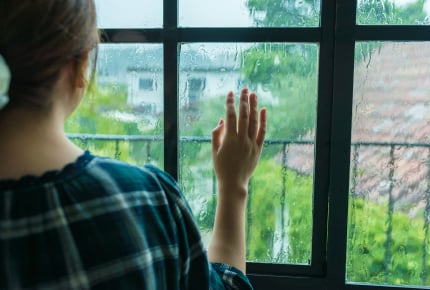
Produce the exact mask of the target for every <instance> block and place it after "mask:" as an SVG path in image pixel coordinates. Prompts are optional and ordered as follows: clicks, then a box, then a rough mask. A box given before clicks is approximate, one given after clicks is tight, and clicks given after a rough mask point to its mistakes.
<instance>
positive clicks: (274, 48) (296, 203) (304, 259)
mask: <svg viewBox="0 0 430 290" xmlns="http://www.w3.org/2000/svg"><path fill="white" fill-rule="evenodd" d="M317 71H318V46H317V45H316V44H302V43H290V44H285V43H259V44H244V43H229V44H226V43H210V44H208V43H194V44H182V45H181V49H180V57H179V135H180V147H179V154H180V157H179V164H180V183H181V186H182V188H183V189H184V192H185V194H186V195H187V199H188V201H189V202H190V204H191V207H192V209H193V212H194V214H195V216H196V219H197V221H198V224H199V227H200V229H201V231H202V233H203V237H204V239H205V242H206V243H207V242H208V241H209V239H210V236H211V230H212V227H213V221H214V214H215V205H216V194H217V188H216V180H215V175H214V172H213V169H212V168H213V165H212V158H211V156H212V155H211V143H210V136H211V131H212V129H213V128H214V127H216V125H217V123H218V121H219V120H220V119H221V118H225V98H226V95H227V93H228V92H229V91H230V90H231V91H233V92H234V93H235V96H236V105H237V103H238V101H237V100H238V96H239V93H240V90H241V89H242V88H243V87H248V88H249V90H250V91H253V92H256V94H257V96H258V100H259V106H260V108H262V107H266V108H267V110H268V116H269V117H268V119H269V120H270V125H269V126H268V128H267V138H266V144H265V147H264V149H263V154H262V157H261V160H260V163H259V165H258V167H257V169H256V172H255V174H254V176H253V178H252V180H251V182H250V187H249V188H250V191H249V198H248V210H247V218H246V219H247V229H246V230H247V260H248V261H253V262H264V263H291V264H309V261H310V260H311V244H312V198H313V171H314V144H315V142H314V141H315V117H316V103H317Z"/></svg>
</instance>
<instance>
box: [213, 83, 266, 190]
mask: <svg viewBox="0 0 430 290" xmlns="http://www.w3.org/2000/svg"><path fill="white" fill-rule="evenodd" d="M248 94H249V93H248V89H246V88H245V89H243V90H242V92H241V95H240V104H239V116H238V117H237V115H236V110H235V107H234V94H233V93H232V92H230V93H229V94H228V95H227V100H226V119H225V121H224V120H221V121H220V122H219V124H218V126H217V127H216V128H215V129H214V130H213V131H212V159H213V162H214V168H215V173H216V176H217V180H218V185H219V187H220V191H219V192H220V195H222V194H224V193H225V194H229V193H230V194H234V193H235V192H237V191H239V192H242V193H245V196H246V194H247V189H248V182H249V178H250V177H251V175H252V173H253V172H254V170H255V167H256V166H257V163H258V160H259V159H260V155H261V151H262V148H263V143H264V138H265V135H266V109H262V110H261V111H260V112H258V105H257V95H256V94H254V93H251V94H250V95H248ZM224 132H225V135H224V136H222V135H223V133H224Z"/></svg>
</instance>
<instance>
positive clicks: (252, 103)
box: [248, 93, 258, 140]
mask: <svg viewBox="0 0 430 290" xmlns="http://www.w3.org/2000/svg"><path fill="white" fill-rule="evenodd" d="M257 107H258V105H257V95H256V94H254V93H251V95H249V127H248V136H249V138H250V139H251V140H255V138H256V136H257V130H258V108H257Z"/></svg>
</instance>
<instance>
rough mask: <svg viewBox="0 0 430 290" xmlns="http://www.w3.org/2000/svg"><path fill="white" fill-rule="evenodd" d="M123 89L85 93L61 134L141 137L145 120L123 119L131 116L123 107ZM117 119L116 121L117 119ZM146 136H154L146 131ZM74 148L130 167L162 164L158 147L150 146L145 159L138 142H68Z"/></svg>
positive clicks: (160, 151)
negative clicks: (121, 162)
mask: <svg viewBox="0 0 430 290" xmlns="http://www.w3.org/2000/svg"><path fill="white" fill-rule="evenodd" d="M126 99H127V89H126V87H125V86H119V87H113V86H112V87H107V88H103V87H98V86H94V87H93V88H92V91H90V92H87V93H86V95H85V96H84V98H83V100H82V102H81V104H80V105H79V107H78V109H77V110H76V111H75V112H74V113H73V115H72V116H71V117H70V118H69V119H68V120H67V122H66V124H65V131H66V132H67V133H79V134H106V135H114V136H115V135H120V136H126V135H141V134H145V133H144V132H145V131H144V130H142V129H141V128H144V127H145V126H143V123H144V122H145V120H133V119H129V118H127V117H128V116H131V115H133V114H134V111H133V109H132V108H130V107H129V106H128V105H127V100H126ZM117 115H118V116H120V117H118V116H117ZM147 132H148V133H154V132H150V131H147ZM72 141H73V142H75V143H76V144H77V145H78V146H80V147H82V148H84V149H89V150H90V151H91V152H92V153H94V154H98V155H102V156H111V157H114V158H117V159H120V160H124V161H127V162H130V163H134V164H144V163H145V162H147V161H153V162H154V163H156V164H159V162H157V161H158V160H162V157H161V155H162V154H163V151H162V146H161V143H158V142H153V143H152V148H151V150H150V152H151V155H150V156H149V155H148V150H147V146H151V145H148V143H147V144H142V142H134V143H130V142H128V141H127V140H126V139H124V140H117V141H93V140H88V139H84V138H75V139H73V140H72Z"/></svg>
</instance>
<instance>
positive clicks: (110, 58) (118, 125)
mask: <svg viewBox="0 0 430 290" xmlns="http://www.w3.org/2000/svg"><path fill="white" fill-rule="evenodd" d="M162 59H163V50H162V45H159V44H101V45H100V46H99V55H98V61H97V74H96V81H95V84H94V86H93V88H92V91H91V92H90V93H87V95H86V96H85V97H84V99H83V101H82V103H81V105H80V107H79V108H78V110H77V111H76V112H75V113H74V114H73V115H72V117H71V118H70V119H69V120H68V121H67V124H66V131H67V132H68V133H70V134H71V137H72V139H73V140H74V141H75V142H76V143H77V144H78V145H80V146H83V147H84V148H88V149H90V150H91V151H93V153H96V154H101V155H105V156H111V157H115V158H118V159H121V160H125V161H128V162H131V163H134V164H140V165H143V164H144V163H148V162H149V163H153V164H156V165H157V166H159V167H163V140H162V136H163V117H162V115H163V110H164V108H163V64H162V63H163V62H162ZM72 133H73V134H72ZM82 134H85V135H82Z"/></svg>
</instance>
